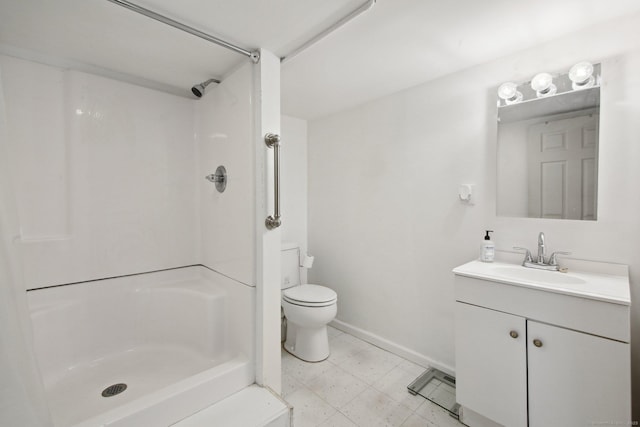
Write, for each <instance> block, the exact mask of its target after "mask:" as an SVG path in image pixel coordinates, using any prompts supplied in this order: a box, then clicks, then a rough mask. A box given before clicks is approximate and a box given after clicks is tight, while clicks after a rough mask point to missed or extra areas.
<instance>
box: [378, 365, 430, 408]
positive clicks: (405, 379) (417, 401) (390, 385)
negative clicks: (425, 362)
mask: <svg viewBox="0 0 640 427" xmlns="http://www.w3.org/2000/svg"><path fill="white" fill-rule="evenodd" d="M416 377H417V376H416V375H414V374H413V373H411V372H408V371H406V370H404V369H402V368H401V367H400V366H399V365H398V366H396V367H395V368H393V369H392V370H391V371H389V372H388V373H387V374H385V375H384V376H382V377H381V378H380V379H379V380H377V381H375V382H374V383H373V384H372V386H373V388H375V389H376V390H378V391H381V392H383V393H384V394H386V395H387V396H389V397H391V398H392V399H393V400H395V401H396V402H400V403H402V404H403V405H405V406H407V407H408V408H409V409H411V410H412V411H415V410H416V409H418V407H419V406H420V405H422V403H423V402H424V397H422V396H419V395H415V396H414V395H412V394H411V393H409V391H408V390H407V386H408V385H409V384H411V383H412V382H413V380H415V379H416Z"/></svg>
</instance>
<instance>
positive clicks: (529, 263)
mask: <svg viewBox="0 0 640 427" xmlns="http://www.w3.org/2000/svg"><path fill="white" fill-rule="evenodd" d="M545 248H546V246H545V243H544V233H543V232H542V231H541V232H540V234H538V258H537V259H536V260H535V261H534V260H533V257H532V256H531V252H530V251H529V249H527V248H523V247H519V246H514V247H513V249H517V250H521V251H525V255H524V261H522V265H523V266H524V267H529V268H537V269H540V270H549V271H558V270H560V266H559V265H558V257H557V256H558V255H571V252H564V251H556V252H553V253H552V254H551V256H550V257H549V261H548V262H547V261H545V259H544V256H545V253H546V251H545Z"/></svg>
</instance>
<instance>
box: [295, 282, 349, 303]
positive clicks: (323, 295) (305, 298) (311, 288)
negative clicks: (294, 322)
mask: <svg viewBox="0 0 640 427" xmlns="http://www.w3.org/2000/svg"><path fill="white" fill-rule="evenodd" d="M283 298H284V300H285V301H288V302H290V303H292V304H298V305H307V306H315V305H320V304H321V305H331V304H333V303H334V302H336V301H337V299H338V294H336V293H335V291H334V290H333V289H329V288H327V287H325V286H320V285H300V286H294V287H293V288H289V289H285V290H284V292H283Z"/></svg>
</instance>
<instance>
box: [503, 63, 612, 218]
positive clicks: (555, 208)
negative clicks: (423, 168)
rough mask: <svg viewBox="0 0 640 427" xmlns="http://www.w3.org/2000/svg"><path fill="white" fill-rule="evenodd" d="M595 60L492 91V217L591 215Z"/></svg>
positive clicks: (595, 142) (594, 210) (593, 201)
mask: <svg viewBox="0 0 640 427" xmlns="http://www.w3.org/2000/svg"><path fill="white" fill-rule="evenodd" d="M599 117H600V65H599V64H595V65H593V64H591V63H588V62H581V63H578V64H576V65H574V66H573V67H572V68H571V69H570V70H569V72H568V73H564V74H556V75H551V74H548V73H540V74H537V75H536V76H535V77H534V78H533V79H532V80H531V81H530V82H526V83H522V84H516V83H511V82H508V83H504V84H502V85H501V86H500V87H499V88H498V149H497V155H498V159H497V186H498V188H497V199H496V213H497V215H498V216H510V217H525V218H553V219H574V220H592V221H594V220H596V219H597V211H598V209H597V204H598V194H597V193H598V145H599V137H598V135H599Z"/></svg>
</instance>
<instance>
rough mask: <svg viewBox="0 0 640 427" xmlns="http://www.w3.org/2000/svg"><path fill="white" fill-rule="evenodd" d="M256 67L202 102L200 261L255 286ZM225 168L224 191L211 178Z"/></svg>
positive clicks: (236, 75)
mask: <svg viewBox="0 0 640 427" xmlns="http://www.w3.org/2000/svg"><path fill="white" fill-rule="evenodd" d="M252 84H253V81H252V64H250V63H246V64H245V65H243V66H242V67H241V68H239V69H238V70H237V71H235V72H234V73H233V74H231V75H229V76H227V77H226V78H225V79H224V80H223V81H222V83H221V84H220V85H218V86H216V87H211V86H210V87H209V88H207V93H206V94H205V95H204V96H203V97H202V98H201V99H200V100H199V101H198V102H197V103H196V104H197V105H196V112H195V115H196V119H195V127H196V140H197V149H198V177H197V182H198V188H199V197H198V200H199V203H200V206H199V214H200V222H199V224H200V233H199V240H200V262H201V263H202V264H204V265H206V266H207V267H209V268H212V269H214V270H216V271H218V272H220V273H222V274H224V275H226V276H229V277H231V278H233V279H235V280H238V281H240V282H242V283H245V284H248V285H252V286H253V285H255V273H254V271H255V267H254V265H255V226H254V218H255V208H254V204H255V173H254V164H253V159H254V156H255V154H254V147H253V143H252V128H253V126H252V123H253V112H252V111H253V110H252V104H251V94H252ZM220 165H223V166H224V167H225V168H226V170H227V174H228V182H227V186H226V189H225V191H224V192H223V193H219V192H218V191H217V190H216V187H215V185H214V184H213V183H211V182H209V181H207V180H205V178H204V177H205V176H207V175H209V174H212V173H215V171H216V168H217V167H218V166H220Z"/></svg>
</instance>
